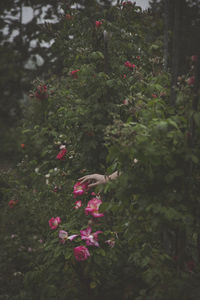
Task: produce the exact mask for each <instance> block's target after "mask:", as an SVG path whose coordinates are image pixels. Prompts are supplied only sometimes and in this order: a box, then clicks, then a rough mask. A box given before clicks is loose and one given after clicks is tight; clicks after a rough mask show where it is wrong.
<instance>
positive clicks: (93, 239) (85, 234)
mask: <svg viewBox="0 0 200 300" xmlns="http://www.w3.org/2000/svg"><path fill="white" fill-rule="evenodd" d="M80 233H81V239H82V240H85V241H86V245H87V246H96V247H99V243H98V234H99V233H102V231H100V230H98V231H96V232H94V233H92V228H91V227H88V228H86V229H85V230H80Z"/></svg>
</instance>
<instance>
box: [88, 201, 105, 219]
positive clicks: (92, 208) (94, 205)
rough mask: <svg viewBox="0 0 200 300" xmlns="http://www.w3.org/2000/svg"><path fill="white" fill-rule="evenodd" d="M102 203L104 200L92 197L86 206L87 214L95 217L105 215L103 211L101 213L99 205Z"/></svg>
mask: <svg viewBox="0 0 200 300" xmlns="http://www.w3.org/2000/svg"><path fill="white" fill-rule="evenodd" d="M101 204H102V201H101V200H100V199H98V198H92V199H91V200H90V201H89V202H88V204H87V207H86V208H85V214H86V216H88V215H89V214H90V215H92V216H93V217H94V218H100V217H103V216H104V214H103V213H99V206H100V205H101Z"/></svg>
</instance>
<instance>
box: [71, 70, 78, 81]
mask: <svg viewBox="0 0 200 300" xmlns="http://www.w3.org/2000/svg"><path fill="white" fill-rule="evenodd" d="M79 71H80V70H79V69H77V70H74V71H71V73H70V75H71V76H72V77H73V78H76V79H77V78H78V74H77V73H78V72H79Z"/></svg>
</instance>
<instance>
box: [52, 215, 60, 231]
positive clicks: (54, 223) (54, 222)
mask: <svg viewBox="0 0 200 300" xmlns="http://www.w3.org/2000/svg"><path fill="white" fill-rule="evenodd" d="M60 223H61V219H60V217H56V218H51V219H50V220H49V226H50V227H51V229H53V230H54V229H56V228H57V227H58V225H59V224H60Z"/></svg>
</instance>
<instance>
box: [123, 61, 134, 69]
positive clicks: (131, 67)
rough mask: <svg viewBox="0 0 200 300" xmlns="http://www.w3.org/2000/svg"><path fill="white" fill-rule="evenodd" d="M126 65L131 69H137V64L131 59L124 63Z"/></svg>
mask: <svg viewBox="0 0 200 300" xmlns="http://www.w3.org/2000/svg"><path fill="white" fill-rule="evenodd" d="M124 65H125V66H126V67H128V68H129V69H135V67H136V65H134V64H131V63H130V61H128V60H127V61H126V62H125V63H124Z"/></svg>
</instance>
